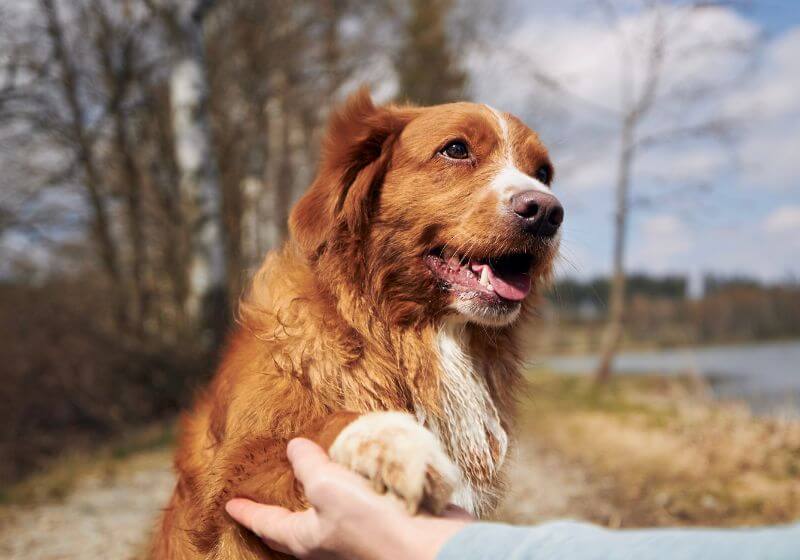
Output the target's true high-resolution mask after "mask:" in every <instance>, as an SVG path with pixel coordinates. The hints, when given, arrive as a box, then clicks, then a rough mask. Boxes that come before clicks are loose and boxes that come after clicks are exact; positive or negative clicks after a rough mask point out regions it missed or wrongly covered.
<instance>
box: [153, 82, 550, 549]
mask: <svg viewBox="0 0 800 560" xmlns="http://www.w3.org/2000/svg"><path fill="white" fill-rule="evenodd" d="M552 175H553V171H552V165H551V164H550V161H549V159H548V155H547V151H546V150H545V148H544V146H543V145H542V143H541V142H540V141H539V138H538V137H537V136H536V134H535V133H533V132H532V131H531V130H530V129H529V128H527V127H526V126H525V125H524V124H522V122H520V121H519V120H518V119H517V118H515V117H513V116H510V115H507V114H504V113H500V112H498V111H496V110H494V109H492V108H491V107H488V106H486V105H477V104H472V103H453V104H449V105H440V106H436V107H426V108H419V107H408V106H386V107H376V106H374V105H373V103H372V101H371V100H370V97H369V95H368V93H366V92H365V91H363V90H362V91H360V92H358V93H356V94H355V95H353V96H352V97H351V98H350V99H349V100H348V101H347V102H346V104H345V105H344V107H343V108H342V109H341V110H340V111H338V112H337V113H336V114H335V115H334V116H333V117H332V118H331V122H330V129H329V132H328V136H327V139H326V141H325V145H324V152H323V155H322V161H321V164H320V169H319V174H318V176H317V178H316V179H315V181H314V183H313V184H312V185H311V188H310V190H309V191H308V193H307V194H306V195H305V196H304V197H303V199H302V200H300V202H299V203H298V204H297V206H296V207H295V208H294V211H293V213H292V215H291V219H290V229H291V239H290V240H289V241H288V243H287V244H286V245H285V246H284V247H283V248H282V249H281V250H280V251H277V252H274V253H272V254H270V255H269V256H268V257H267V258H266V260H265V261H264V264H263V265H262V267H261V269H260V270H259V271H258V273H257V274H256V276H255V278H254V279H253V283H252V286H251V288H250V291H249V293H248V294H247V296H246V297H245V298H244V299H243V301H242V302H241V306H240V321H239V322H240V327H239V329H238V331H237V332H236V333H235V334H234V335H233V337H232V339H231V341H230V343H229V345H228V348H227V351H226V353H225V355H224V359H223V361H222V364H221V366H220V368H219V371H218V372H217V374H216V377H215V378H214V381H213V382H212V384H211V386H210V387H209V388H208V390H207V391H206V392H205V393H204V394H203V395H202V397H201V398H200V399H199V400H198V402H197V404H196V406H195V407H194V410H193V411H192V412H191V413H189V414H187V415H186V417H185V418H184V419H183V425H182V435H181V439H180V446H179V449H178V453H177V456H176V460H175V468H176V470H177V472H178V483H177V486H176V488H175V492H174V495H173V496H172V499H171V501H170V503H169V506H168V508H167V509H166V511H165V513H164V516H163V519H162V521H161V523H160V525H159V528H158V531H157V535H156V539H155V543H154V546H153V556H154V557H155V558H158V559H167V558H169V559H198V558H205V559H209V558H217V559H223V558H237V559H238V558H274V557H278V556H280V555H278V554H276V553H273V552H271V551H269V550H268V549H267V548H266V547H265V546H264V545H263V544H261V543H260V542H259V541H258V540H257V539H256V538H255V537H253V536H252V535H250V534H248V533H247V532H246V531H244V530H242V529H241V528H239V527H237V525H236V524H235V523H234V522H233V521H232V520H231V519H230V518H228V517H227V516H226V514H225V511H224V504H225V502H226V501H227V500H228V499H230V498H233V497H235V496H241V497H247V498H251V499H253V500H257V501H260V502H264V503H269V504H280V505H283V506H286V507H289V508H293V509H301V508H303V507H305V506H306V505H307V504H306V503H305V502H304V498H303V493H302V489H301V488H299V487H298V486H299V485H298V483H297V482H296V481H295V479H294V477H293V475H292V471H291V468H290V467H289V464H288V461H287V459H286V455H285V449H286V443H287V441H288V440H289V439H290V438H292V437H295V436H299V435H302V436H305V437H308V438H311V439H313V440H315V441H317V442H318V443H320V444H321V445H322V446H323V447H325V448H326V449H328V450H329V452H330V454H331V456H332V457H333V459H334V460H336V461H338V462H339V463H342V464H344V465H346V466H348V467H349V468H351V469H353V470H355V471H356V472H358V473H360V474H362V475H364V476H365V477H367V478H368V479H370V480H371V481H372V483H373V484H374V485H375V487H376V488H378V489H385V491H387V492H390V493H392V494H395V495H396V496H398V497H399V498H401V499H402V500H404V501H405V503H406V504H407V505H408V507H409V509H411V510H412V511H414V510H416V509H418V508H420V507H423V508H426V509H429V510H432V511H434V512H435V511H438V510H440V509H441V508H442V507H443V506H444V505H445V504H447V503H448V502H450V501H453V502H454V503H456V504H458V505H460V506H462V507H464V508H466V509H467V510H468V511H471V512H472V513H474V514H476V515H481V514H483V513H486V512H487V511H489V510H490V509H491V508H492V507H494V505H495V503H496V501H497V498H498V493H499V490H500V479H501V477H500V470H501V467H502V464H503V460H504V458H505V456H506V451H507V447H508V430H509V427H510V425H511V421H512V408H513V401H514V393H515V388H516V387H517V384H518V380H519V377H520V375H519V373H518V356H519V346H518V342H517V340H516V338H515V325H517V324H518V323H519V317H520V315H521V314H524V313H525V311H526V309H527V308H528V306H530V305H531V297H529V296H530V294H531V293H533V292H535V291H536V288H537V287H538V286H540V285H541V283H542V281H543V279H545V278H546V277H547V276H548V275H549V273H550V268H551V264H552V261H553V258H554V256H555V254H556V251H557V248H558V239H559V236H558V229H559V225H560V224H561V221H562V219H563V210H562V208H561V206H560V204H559V203H558V200H557V199H556V198H555V197H554V196H553V195H552V193H551V192H550V188H549V184H550V180H551V179H552Z"/></svg>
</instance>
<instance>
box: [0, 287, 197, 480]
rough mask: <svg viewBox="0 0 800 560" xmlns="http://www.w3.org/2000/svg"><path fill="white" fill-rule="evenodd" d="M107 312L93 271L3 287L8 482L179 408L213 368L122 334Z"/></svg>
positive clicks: (0, 435)
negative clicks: (70, 450)
mask: <svg viewBox="0 0 800 560" xmlns="http://www.w3.org/2000/svg"><path fill="white" fill-rule="evenodd" d="M108 315H109V305H108V300H107V299H106V294H104V293H103V291H102V290H101V289H100V288H99V287H98V286H96V285H95V284H94V283H93V282H92V279H91V278H90V277H89V278H80V279H75V280H70V281H66V280H62V281H60V282H58V283H56V282H53V283H48V284H44V285H38V286H30V285H27V286H26V285H14V284H5V285H0V331H2V332H3V336H2V337H0V354H1V355H2V356H3V362H2V373H3V375H2V383H0V401H2V402H3V403H4V404H3V406H2V407H0V425H2V426H3V429H2V432H0V480H3V481H4V482H12V481H14V480H16V479H19V478H21V477H23V476H26V475H28V474H30V473H31V472H32V471H33V470H35V469H36V468H37V467H40V466H42V465H43V464H44V463H45V462H47V461H48V459H50V458H52V457H53V456H55V455H56V454H58V453H59V452H60V451H62V450H64V449H66V448H74V447H80V446H82V445H86V444H95V443H98V442H100V441H103V440H107V439H108V438H110V437H112V436H114V435H116V434H119V433H120V432H121V431H122V430H124V429H125V428H127V427H130V426H132V425H136V424H140V423H143V422H146V421H150V420H153V419H159V418H164V417H166V416H170V415H173V414H174V413H175V412H176V411H177V410H178V408H179V406H180V405H181V404H184V403H185V401H186V399H187V397H189V396H191V394H192V387H193V386H194V385H195V383H196V382H197V381H198V380H199V379H200V377H201V376H202V373H203V372H205V371H210V370H211V367H209V366H205V365H204V364H203V363H202V362H203V361H204V360H202V357H201V356H200V355H195V354H194V353H193V352H192V349H191V348H188V347H187V348H181V347H176V346H174V345H171V346H166V345H160V344H158V343H155V342H141V341H138V340H136V339H133V338H127V337H125V336H124V335H121V334H118V333H115V332H114V331H113V330H112V329H111V328H110V327H109V324H111V321H110V320H108Z"/></svg>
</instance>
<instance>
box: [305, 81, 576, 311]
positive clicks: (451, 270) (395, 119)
mask: <svg viewBox="0 0 800 560" xmlns="http://www.w3.org/2000/svg"><path fill="white" fill-rule="evenodd" d="M552 178H553V166H552V164H551V162H550V159H549V157H548V154H547V150H546V149H545V147H544V146H543V145H542V143H541V141H540V140H539V138H538V136H537V135H536V134H535V133H534V132H533V131H532V130H530V129H529V128H528V127H527V126H525V125H524V124H523V123H522V122H521V121H520V120H519V119H517V118H516V117H513V116H511V115H508V114H505V113H500V112H498V111H496V110H495V109H492V108H491V107H488V106H486V105H478V104H474V103H452V104H447V105H438V106H434V107H424V108H423V107H407V106H384V107H376V106H375V105H374V104H373V103H372V101H371V99H370V97H369V94H368V93H367V92H366V91H365V90H360V91H359V92H358V93H356V94H354V95H353V96H351V97H350V98H349V99H348V101H347V102H346V103H345V104H344V106H343V107H342V108H341V109H340V110H339V111H338V112H336V113H335V114H334V115H333V117H332V118H331V123H330V128H329V132H328V136H327V138H326V141H325V145H324V151H323V154H322V160H321V162H320V170H319V174H318V176H317V178H316V179H315V181H314V183H313V184H312V186H311V188H310V190H309V191H308V193H307V194H306V195H305V196H304V197H303V198H302V199H301V200H300V202H298V204H297V206H296V207H295V209H294V211H293V212H292V215H291V219H290V228H291V233H292V237H293V240H294V242H295V243H296V244H297V246H298V247H299V249H300V250H301V252H302V253H303V254H304V255H305V256H306V258H307V259H308V260H309V262H310V263H311V264H312V266H315V267H318V269H319V270H318V272H319V275H320V277H321V279H324V281H325V282H327V283H328V284H329V286H330V287H331V289H332V291H333V292H334V293H339V289H340V288H341V287H342V286H341V285H342V284H346V285H347V287H348V288H350V289H351V290H352V291H353V293H355V295H356V296H358V297H362V298H366V300H367V301H368V302H369V303H370V304H371V305H373V306H374V307H375V309H376V310H377V311H376V312H379V313H384V314H386V315H387V316H388V318H389V319H390V320H394V321H409V320H414V319H420V318H423V317H435V318H441V317H442V316H444V315H450V314H454V315H457V316H460V317H462V318H463V319H464V320H467V321H471V322H475V323H479V324H484V325H494V326H502V325H507V324H510V323H511V322H513V321H514V320H515V319H516V318H517V317H518V315H519V312H520V309H521V307H522V304H523V302H524V300H525V299H526V298H527V297H528V295H529V294H530V293H531V292H532V291H533V290H535V288H536V286H537V285H538V284H539V283H540V280H541V279H542V278H544V277H546V276H548V275H549V273H550V269H551V265H552V262H553V259H554V257H555V254H556V252H557V250H558V242H559V226H560V225H561V222H562V220H563V216H564V211H563V209H562V207H561V205H560V203H559V202H558V199H557V198H556V197H555V196H554V195H553V193H552V192H551V190H550V183H551V180H552Z"/></svg>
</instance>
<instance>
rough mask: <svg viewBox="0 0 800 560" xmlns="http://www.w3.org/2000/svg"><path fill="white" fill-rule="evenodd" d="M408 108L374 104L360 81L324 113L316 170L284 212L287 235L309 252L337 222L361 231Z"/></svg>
mask: <svg viewBox="0 0 800 560" xmlns="http://www.w3.org/2000/svg"><path fill="white" fill-rule="evenodd" d="M414 114H415V110H414V108H411V107H394V106H382V107H376V106H375V105H374V104H373V102H372V99H371V98H370V95H369V92H368V91H367V89H366V88H364V87H362V88H361V89H359V90H358V91H357V92H356V93H354V94H352V95H351V96H350V97H349V98H348V99H347V101H345V103H344V105H342V107H341V108H339V109H338V110H337V111H336V112H334V113H333V115H332V116H331V118H330V122H329V124H328V133H327V136H326V138H325V140H324V143H323V148H322V158H321V161H320V165H319V172H318V173H317V177H316V178H315V179H314V182H313V183H312V184H311V187H310V188H309V190H308V192H307V193H306V194H305V195H304V196H303V197H302V198H301V199H300V201H299V202H298V203H297V205H295V207H294V209H293V210H292V213H291V216H290V217H289V230H290V232H291V235H292V239H293V240H294V241H295V243H297V245H298V246H299V247H300V249H301V250H302V252H303V253H304V254H306V255H307V256H309V257H313V256H314V255H318V254H319V252H320V251H321V250H322V249H323V248H324V246H325V244H326V243H327V242H328V241H329V240H330V238H331V236H332V235H333V234H334V233H336V232H339V231H342V228H344V230H345V231H346V232H348V233H350V234H354V235H361V234H363V233H364V232H365V228H366V226H367V225H368V222H369V217H370V213H371V209H372V205H373V202H374V198H375V195H376V194H377V191H378V189H379V188H380V185H381V183H382V182H383V178H384V176H385V175H386V172H387V171H388V169H389V164H390V162H391V153H392V149H393V146H394V144H395V142H396V141H397V138H398V136H399V135H400V132H402V130H403V128H404V127H405V125H406V124H407V123H408V122H409V121H410V120H411V119H412V118H413V116H414Z"/></svg>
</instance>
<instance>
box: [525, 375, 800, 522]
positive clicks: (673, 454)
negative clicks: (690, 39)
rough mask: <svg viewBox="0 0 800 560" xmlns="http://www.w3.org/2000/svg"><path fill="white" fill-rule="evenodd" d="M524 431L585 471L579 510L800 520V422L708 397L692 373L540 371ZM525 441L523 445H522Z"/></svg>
mask: <svg viewBox="0 0 800 560" xmlns="http://www.w3.org/2000/svg"><path fill="white" fill-rule="evenodd" d="M520 433H522V434H524V438H535V440H536V441H537V442H538V445H540V446H542V447H544V448H545V449H547V450H548V451H549V452H553V453H556V454H557V455H558V456H560V457H561V458H562V459H563V460H565V461H567V462H569V463H571V464H573V465H578V466H580V467H581V468H582V469H584V470H585V471H586V472H587V473H588V475H589V477H590V480H591V482H592V484H593V486H594V490H593V492H592V493H593V496H591V497H590V498H588V501H594V502H596V503H595V504H594V505H592V504H588V503H584V504H583V507H582V511H580V512H578V514H579V516H581V517H586V518H589V519H590V520H592V521H596V522H599V523H604V524H608V525H617V526H653V525H721V526H724V525H745V524H764V523H780V522H785V521H790V520H793V519H796V518H798V517H800V424H799V423H796V422H789V421H779V420H773V419H765V418H757V417H754V416H752V415H751V414H750V413H749V412H748V410H747V409H746V408H745V407H744V406H741V405H736V404H725V405H723V404H719V403H712V402H709V401H707V400H706V399H704V398H703V397H702V395H701V394H699V393H698V391H697V390H696V389H695V388H694V387H693V385H692V383H691V382H690V381H689V380H682V379H681V380H676V379H670V380H668V379H663V378H644V377H638V378H637V377H621V378H617V379H615V380H614V381H613V382H612V383H611V384H610V385H609V386H608V387H605V388H603V389H601V390H598V389H596V388H595V387H594V386H593V385H592V384H591V382H590V381H589V380H587V379H583V378H580V377H573V376H555V375H550V374H547V373H536V374H533V375H532V376H531V391H530V398H529V400H527V401H526V402H525V404H524V406H523V415H522V418H521V426H520ZM523 444H524V442H523Z"/></svg>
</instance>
